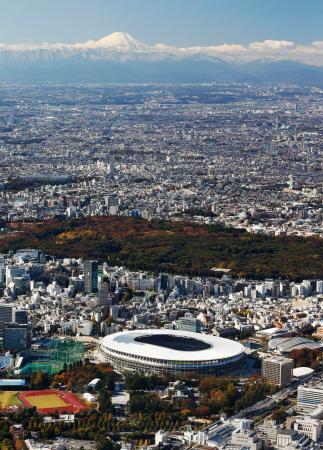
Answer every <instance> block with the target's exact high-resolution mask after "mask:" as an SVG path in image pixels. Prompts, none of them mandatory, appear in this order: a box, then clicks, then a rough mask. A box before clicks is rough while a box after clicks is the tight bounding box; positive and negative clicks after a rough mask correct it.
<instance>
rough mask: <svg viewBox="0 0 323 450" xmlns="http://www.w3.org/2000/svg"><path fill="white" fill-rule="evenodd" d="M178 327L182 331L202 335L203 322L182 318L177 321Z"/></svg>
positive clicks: (192, 318) (191, 318) (193, 318)
mask: <svg viewBox="0 0 323 450" xmlns="http://www.w3.org/2000/svg"><path fill="white" fill-rule="evenodd" d="M177 327H178V329H179V330H182V331H192V332H193V333H201V321H200V320H199V319H195V317H180V318H179V319H178V321H177Z"/></svg>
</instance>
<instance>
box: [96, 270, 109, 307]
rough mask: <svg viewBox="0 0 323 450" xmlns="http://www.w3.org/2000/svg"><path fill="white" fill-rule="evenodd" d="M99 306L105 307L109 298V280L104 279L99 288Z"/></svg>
mask: <svg viewBox="0 0 323 450" xmlns="http://www.w3.org/2000/svg"><path fill="white" fill-rule="evenodd" d="M98 297H99V304H100V305H107V304H108V302H109V297H110V280H109V278H107V277H104V278H103V280H102V282H101V284H100V288H99V295H98Z"/></svg>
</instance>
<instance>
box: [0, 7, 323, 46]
mask: <svg viewBox="0 0 323 450" xmlns="http://www.w3.org/2000/svg"><path fill="white" fill-rule="evenodd" d="M113 31H128V32H129V33H130V34H132V35H133V36H134V37H136V38H137V39H138V40H141V41H143V42H146V43H149V44H153V43H156V42H162V43H165V44H173V45H177V46H178V45H181V46H189V45H208V44H221V43H224V42H227V43H243V44H245V43H248V42H252V41H259V40H265V39H274V40H291V41H294V42H297V43H309V42H312V41H316V40H323V0H0V42H3V43H18V42H25V43H27V42H28V43H39V42H44V41H46V42H83V41H86V40H89V39H98V38H100V37H102V36H105V35H107V34H110V33H112V32H113Z"/></svg>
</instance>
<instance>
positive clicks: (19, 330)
mask: <svg viewBox="0 0 323 450" xmlns="http://www.w3.org/2000/svg"><path fill="white" fill-rule="evenodd" d="M30 343H31V340H30V327H29V326H28V325H14V324H10V325H5V327H4V330H3V349H4V351H16V352H20V351H22V350H26V349H28V348H29V347H30Z"/></svg>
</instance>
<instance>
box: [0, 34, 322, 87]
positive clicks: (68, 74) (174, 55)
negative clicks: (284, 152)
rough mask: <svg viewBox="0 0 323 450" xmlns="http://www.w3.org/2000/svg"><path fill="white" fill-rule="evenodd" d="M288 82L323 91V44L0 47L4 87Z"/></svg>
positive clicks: (125, 39) (113, 39) (124, 38)
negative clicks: (15, 84)
mask: <svg viewBox="0 0 323 450" xmlns="http://www.w3.org/2000/svg"><path fill="white" fill-rule="evenodd" d="M1 81H2V82H62V83H63V82H66V83H73V82H114V83H118V82H127V83H132V82H133V83H143V82H165V83H179V82H185V83H192V82H193V83H194V82H212V81H236V82H286V83H295V84H301V85H302V84H309V85H315V86H318V87H323V42H313V43H312V44H311V45H308V46H304V45H296V44H294V43H293V42H289V41H273V40H267V41H263V42H253V43H250V44H249V45H247V46H243V45H240V44H223V45H214V46H205V47H201V46H195V47H174V46H169V45H164V44H155V45H148V44H144V43H142V42H139V41H138V40H136V39H135V38H133V37H132V36H131V35H130V34H129V33H125V32H115V33H112V34H110V35H108V36H106V37H103V38H102V39H99V40H97V41H94V40H90V41H87V42H84V43H75V44H48V43H44V44H0V82H1Z"/></svg>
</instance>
